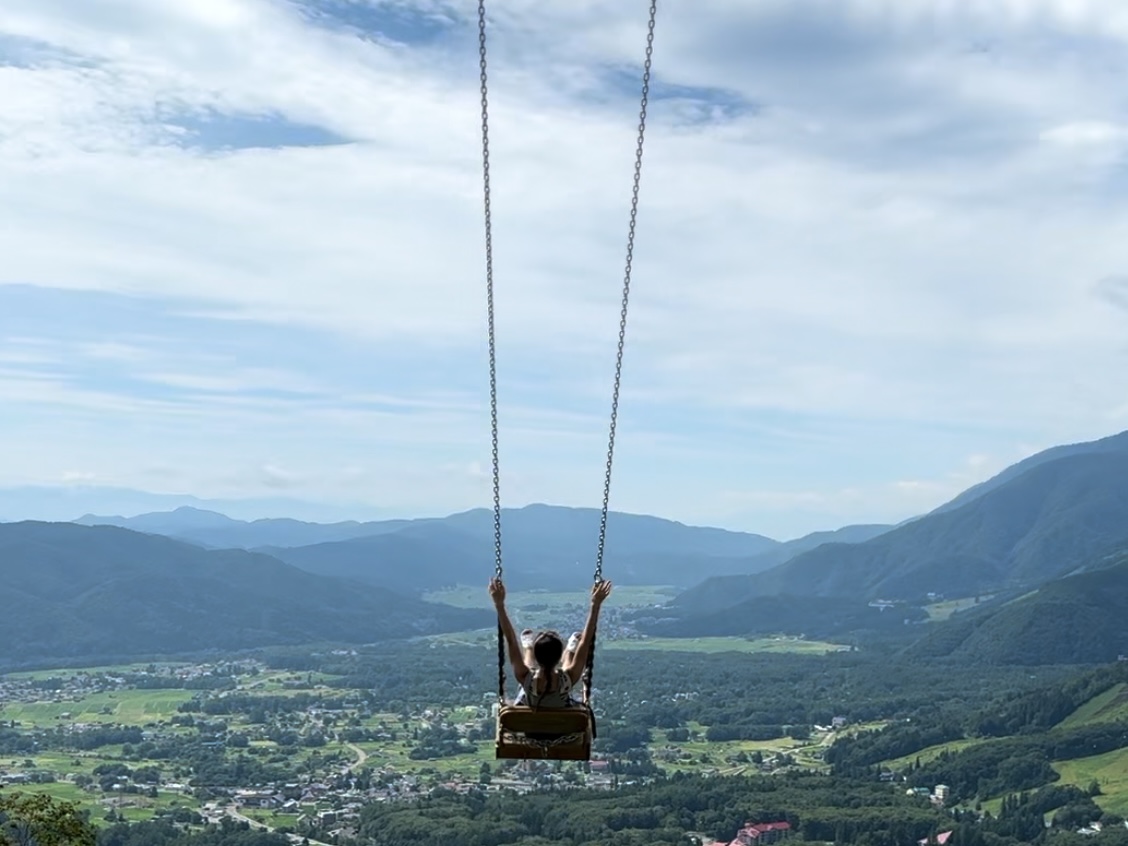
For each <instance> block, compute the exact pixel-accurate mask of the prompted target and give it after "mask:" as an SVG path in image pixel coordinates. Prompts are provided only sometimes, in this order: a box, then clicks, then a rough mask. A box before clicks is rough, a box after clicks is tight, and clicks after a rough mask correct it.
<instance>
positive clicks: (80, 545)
mask: <svg viewBox="0 0 1128 846" xmlns="http://www.w3.org/2000/svg"><path fill="white" fill-rule="evenodd" d="M0 584H3V585H4V597H5V603H4V613H3V614H0V660H3V661H6V662H15V661H22V660H26V659H29V658H34V657H36V656H52V657H64V656H81V655H108V654H154V653H168V654H171V653H177V652H191V651H199V650H206V649H222V650H232V649H244V648H250V647H257V646H266V645H277V644H296V643H309V642H313V641H336V642H345V643H365V642H371V641H377V640H386V639H394V638H406V637H412V636H416V635H423V634H433V633H438V632H443V631H460V630H463V629H466V628H475V627H482V626H488V625H491V624H492V622H493V619H494V618H493V615H492V614H490V613H487V612H484V611H468V610H462V609H456V608H451V607H449V606H444V605H436V604H431V603H425V602H421V601H419V600H414V599H410V598H408V597H406V596H402V595H399V594H396V593H393V592H391V591H388V590H384V589H381V588H375V587H368V586H365V585H359V584H355V583H352V584H350V583H347V582H343V581H340V580H335V579H330V578H326V577H322V576H317V575H313V574H310V573H306V572H304V571H302V570H299V569H297V568H295V567H292V566H290V565H288V564H285V563H283V562H281V561H278V560H276V559H274V558H271V557H269V556H267V555H263V554H261V553H255V552H248V551H246V550H216V551H212V550H204V549H200V548H199V547H196V546H193V545H191V544H188V543H184V542H182V541H176V540H172V539H169V538H165V537H160V536H157V535H145V534H140V533H137V532H133V531H129V530H127V529H121V528H118V527H112V526H95V527H87V526H78V525H75V524H71V523H41V522H30V521H29V522H22V523H6V524H0Z"/></svg>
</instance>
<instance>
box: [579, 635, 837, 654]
mask: <svg viewBox="0 0 1128 846" xmlns="http://www.w3.org/2000/svg"><path fill="white" fill-rule="evenodd" d="M598 646H599V647H600V648H603V649H615V650H622V651H629V652H648V651H655V650H660V651H664V652H710V653H714V652H792V653H805V654H818V655H821V654H823V653H825V652H841V651H843V650H845V649H849V647H848V646H843V645H841V644H837V643H827V642H825V641H821V640H801V639H800V638H797V637H760V638H753V639H747V638H742V637H677V638H675V637H651V638H645V639H642V640H634V639H631V640H604V641H600V642H599V644H598Z"/></svg>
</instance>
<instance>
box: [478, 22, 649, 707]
mask: <svg viewBox="0 0 1128 846" xmlns="http://www.w3.org/2000/svg"><path fill="white" fill-rule="evenodd" d="M657 11H658V0H650V15H649V20H648V23H647V32H646V59H645V62H644V63H643V74H642V99H641V103H640V108H639V119H638V139H637V144H636V146H635V164H634V181H633V185H632V188H631V212H630V225H629V227H628V230H627V257H626V269H625V272H624V275H623V298H622V303H621V307H620V309H619V338H618V346H617V348H616V353H615V378H614V389H613V391H612V394H611V423H610V429H609V432H608V438H607V464H606V467H605V472H604V477H603V505H602V510H601V512H600V517H599V541H598V544H597V547H596V555H595V576H594V580H595V583H596V584H599V583H600V582H602V581H603V553H604V548H605V546H606V541H607V514H608V510H609V508H610V502H611V470H612V466H613V463H614V459H615V430H616V426H617V424H618V418H619V391H620V386H621V383H622V376H623V351H624V348H625V345H626V337H627V310H628V306H629V304H630V294H631V269H632V264H633V261H634V242H635V230H636V226H637V221H638V198H639V187H640V184H641V180H642V152H643V141H644V140H645V137H646V111H647V106H648V104H649V99H650V69H651V60H652V57H653V53H654V22H655V18H656V16H657ZM478 66H479V69H480V80H481V95H482V182H483V188H484V198H485V224H486V310H487V320H488V327H487V335H488V341H489V363H490V440H491V446H492V461H493V468H492V470H493V523H494V576H495V577H496V578H498V579H501V578H502V556H501V549H502V546H501V472H500V461H499V458H498V421H497V418H498V415H497V336H496V332H495V320H494V282H493V234H492V226H491V214H490V212H491V209H490V136H489V97H488V86H487V75H486V0H478ZM594 661H595V643H594V640H593V642H592V644H591V647H590V648H589V650H588V658H587V666H586V667H585V668H584V676H583V687H584V701H585V702H587V701H590V698H591V675H592V669H593V667H594ZM497 688H498V701H499V703H500V704H502V705H504V704H505V637H504V633H503V632H502V629H501V623H500V621H499V622H498V628H497Z"/></svg>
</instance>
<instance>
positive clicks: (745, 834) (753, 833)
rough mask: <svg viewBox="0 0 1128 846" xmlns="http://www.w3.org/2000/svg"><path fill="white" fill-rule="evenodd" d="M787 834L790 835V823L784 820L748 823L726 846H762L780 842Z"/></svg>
mask: <svg viewBox="0 0 1128 846" xmlns="http://www.w3.org/2000/svg"><path fill="white" fill-rule="evenodd" d="M789 834H791V823H789V822H787V821H786V820H781V821H779V822H766V823H754V822H752V821H748V822H746V823H745V824H744V828H742V829H741V830H740V831H738V832H737V833H736V839H735V840H733V841H732V842H731V843H729V844H728V846H764V844H767V843H775V842H776V841H777V840H782V839H783V838H785V837H787V836H788V835H789Z"/></svg>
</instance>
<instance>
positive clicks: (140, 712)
mask: <svg viewBox="0 0 1128 846" xmlns="http://www.w3.org/2000/svg"><path fill="white" fill-rule="evenodd" d="M193 695H194V694H193V691H190V690H116V691H109V692H104V693H94V694H91V695H90V696H87V697H86V698H85V699H83V700H82V701H80V702H66V701H64V702H9V703H7V704H6V705H4V707H2V708H0V720H16V721H17V722H20V723H23V724H24V725H25V726H26V725H29V724H31V725H37V726H45V727H50V726H52V725H56V724H58V723H60V722H63V721H65V722H68V723H121V724H123V725H136V726H141V725H144V724H145V723H151V722H155V721H157V720H161V719H167V718H168V717H170V716H172V715H173V714H175V713H176V709H177V707H178V706H179V705H180V704H181V703H182V702H187V701H188V700H189V699H191V698H192V696H193ZM63 714H69V715H70V716H69V717H63V716H62V715H63Z"/></svg>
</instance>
